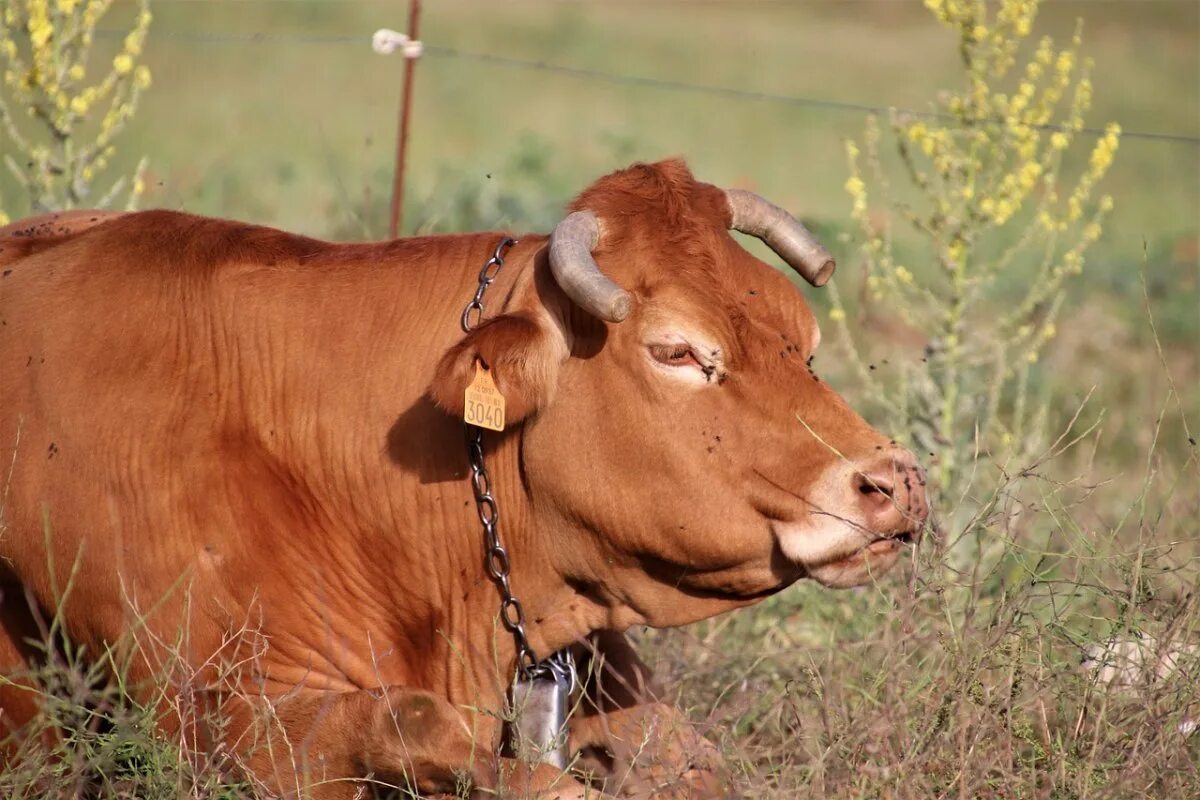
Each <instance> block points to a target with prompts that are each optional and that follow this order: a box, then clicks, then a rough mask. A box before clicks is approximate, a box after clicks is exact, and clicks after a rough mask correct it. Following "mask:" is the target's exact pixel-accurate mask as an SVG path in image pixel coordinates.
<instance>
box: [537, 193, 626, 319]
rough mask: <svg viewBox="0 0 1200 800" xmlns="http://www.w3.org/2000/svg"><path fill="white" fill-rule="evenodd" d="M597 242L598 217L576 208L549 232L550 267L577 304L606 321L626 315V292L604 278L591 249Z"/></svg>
mask: <svg viewBox="0 0 1200 800" xmlns="http://www.w3.org/2000/svg"><path fill="white" fill-rule="evenodd" d="M599 241H600V220H598V219H596V215H595V214H593V213H592V212H591V211H575V212H573V213H571V214H568V215H567V218H566V219H564V220H563V221H562V222H560V223H558V225H556V226H555V227H554V233H552V234H550V270H551V272H553V273H554V279H555V280H556V281H558V285H559V286H561V287H562V290H563V291H564V292H566V293H567V297H570V298H571V299H572V300H574V301H575V303H576V305H578V306H579V307H580V308H582V309H583V310H584V311H586V312H588V313H589V314H591V315H592V316H594V317H598V318H599V319H602V320H605V321H606V322H620V321H621V320H623V319H625V317H627V316H629V307H630V304H631V301H630V299H629V292H627V291H625V290H624V289H622V288H621V287H620V286H617V285H616V284H615V283H613V282H612V281H610V280H609V279H608V278H606V277H604V273H602V272H601V271H600V267H599V266H597V265H596V260H595V259H594V258H592V250H594V249H595V247H596V243H597V242H599Z"/></svg>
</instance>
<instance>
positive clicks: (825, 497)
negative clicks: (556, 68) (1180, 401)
mask: <svg viewBox="0 0 1200 800" xmlns="http://www.w3.org/2000/svg"><path fill="white" fill-rule="evenodd" d="M572 212H573V213H571V214H570V215H569V216H568V217H567V218H566V219H565V220H564V221H563V222H562V223H561V224H560V225H559V226H558V227H557V228H556V230H555V232H554V234H553V236H551V238H550V240H549V243H548V246H547V247H546V248H544V250H543V252H542V253H541V255H540V256H539V258H538V260H537V261H536V262H535V275H536V279H535V280H534V281H532V282H531V283H530V286H529V289H528V291H527V295H528V296H527V297H525V298H524V299H523V300H521V301H520V302H519V303H518V310H516V311H513V312H511V313H508V314H505V315H503V316H500V317H498V318H496V319H494V320H492V321H490V322H488V323H487V324H485V325H483V326H481V327H479V328H477V329H476V330H475V331H474V332H472V333H471V334H470V335H469V336H467V337H466V339H465V340H464V341H463V342H462V343H461V344H459V345H458V346H457V347H455V348H454V349H452V350H451V352H449V353H448V354H447V355H446V356H445V357H444V358H443V359H442V362H441V364H440V366H439V372H438V377H437V379H436V381H435V384H434V387H433V394H434V396H435V398H436V399H437V400H438V401H439V403H441V404H442V405H443V406H444V407H446V408H448V409H450V410H455V411H461V408H462V405H461V404H462V400H461V398H462V391H463V387H464V386H465V385H466V384H467V382H468V381H469V378H470V375H471V371H472V365H473V362H474V360H475V359H476V358H477V357H481V358H483V359H484V360H485V361H486V362H488V363H489V364H491V365H492V367H493V369H494V372H495V375H496V379H497V383H498V384H499V387H500V389H501V391H502V392H503V393H504V394H505V395H506V397H507V398H508V400H509V411H510V415H509V416H510V421H515V420H517V419H521V418H524V423H523V424H522V425H521V426H520V430H519V432H517V433H516V435H519V436H520V437H522V439H521V447H520V458H521V465H520V467H521V470H522V479H523V486H524V487H525V489H526V491H527V492H528V495H529V497H530V498H531V502H532V503H533V507H534V508H533V513H534V514H535V516H536V518H537V519H539V520H540V522H541V524H542V525H543V526H544V527H546V528H548V529H552V530H554V531H555V548H556V551H557V552H556V553H555V554H554V556H553V557H554V558H555V559H556V561H557V563H558V566H559V568H560V569H561V571H562V573H563V575H564V576H566V577H567V578H568V579H571V580H574V581H577V582H578V583H579V584H581V585H583V586H586V587H589V588H590V590H592V591H594V592H596V593H599V594H603V595H605V596H606V598H607V599H608V600H609V601H610V602H612V601H618V602H619V603H620V604H621V605H623V606H624V607H625V608H628V609H631V610H632V611H633V612H634V614H633V617H634V618H636V619H637V621H644V622H648V623H650V624H656V625H663V624H675V623H681V622H686V621H690V620H692V619H696V618H699V617H702V616H706V615H708V614H711V613H713V612H714V611H717V610H720V609H722V608H724V607H729V606H731V605H739V604H744V603H746V602H751V601H752V600H754V599H755V598H758V597H761V596H763V595H765V594H767V593H770V592H772V591H775V590H777V589H779V588H781V587H783V586H786V585H788V584H789V583H791V582H792V581H794V580H796V579H797V578H799V577H804V576H808V577H812V578H814V579H816V580H817V581H819V582H821V583H822V584H825V585H827V586H834V587H846V586H854V585H858V584H862V583H864V582H866V581H869V580H871V578H872V577H873V576H878V575H880V574H881V573H883V572H884V571H886V570H887V569H888V568H890V567H891V566H892V565H893V564H895V562H896V561H897V559H898V557H899V553H900V551H901V550H902V549H903V545H904V543H905V542H908V541H910V540H912V539H913V538H915V537H916V535H917V534H918V532H919V531H920V529H921V527H922V525H923V523H924V521H925V517H926V515H927V512H928V509H927V505H926V499H925V491H924V488H923V486H924V482H925V479H924V475H923V473H922V472H921V470H920V469H919V468H918V466H917V464H916V461H915V459H914V458H913V456H912V454H911V453H909V452H908V451H907V450H904V449H902V448H901V447H898V446H897V445H896V443H895V442H893V441H891V440H890V439H889V438H888V437H887V436H886V435H884V434H881V433H879V432H878V431H876V430H875V429H873V428H872V427H871V426H870V425H868V424H867V423H866V422H865V421H864V420H863V419H862V418H861V417H859V416H858V415H857V414H856V413H855V412H854V411H853V410H851V409H850V408H849V406H847V405H846V403H845V402H844V401H843V400H842V398H841V397H839V396H838V395H837V394H836V393H835V392H834V391H833V390H832V389H831V388H829V386H828V385H826V384H825V383H824V382H823V381H821V380H820V379H819V378H818V377H817V375H816V374H815V373H814V372H813V371H812V370H811V369H810V368H809V363H810V358H811V356H812V355H813V352H814V351H815V350H816V348H817V345H818V343H819V340H820V330H819V328H818V326H817V322H816V319H815V318H814V316H813V313H812V311H811V310H810V309H809V307H808V305H807V304H806V303H805V301H804V298H803V297H802V295H801V293H800V292H799V291H797V290H796V288H795V287H794V286H793V285H792V283H791V282H790V281H789V280H788V279H787V278H786V277H785V276H784V275H782V274H781V273H779V272H777V271H776V270H774V269H773V268H771V267H770V266H768V265H767V264H765V263H763V262H762V261H760V260H758V259H757V258H755V257H754V256H753V255H751V254H750V253H749V252H747V251H746V250H744V249H743V248H742V247H741V245H739V244H738V242H737V241H736V240H735V239H734V238H733V237H732V236H731V235H730V233H729V231H730V230H731V229H736V230H741V231H743V232H746V233H751V234H754V235H756V236H758V237H759V238H761V239H763V241H765V242H766V243H767V244H768V245H770V246H771V247H772V248H773V249H774V250H775V251H776V252H777V253H778V254H779V255H780V256H781V257H783V258H784V259H785V260H786V261H788V262H789V263H790V264H791V265H792V266H793V267H795V268H796V269H797V270H798V271H799V272H800V273H801V274H802V275H804V277H805V278H807V279H808V280H809V281H810V282H811V283H813V284H814V285H820V284H822V283H824V282H825V281H826V280H828V278H829V275H830V273H832V271H833V261H832V259H831V258H830V256H829V253H828V252H827V251H826V250H825V249H824V248H823V247H821V245H820V244H818V243H817V242H816V241H815V240H814V239H813V237H812V236H811V234H809V233H808V231H807V230H805V229H804V228H803V227H802V226H801V225H800V224H799V223H798V222H796V221H795V220H794V219H792V218H791V217H790V216H788V215H787V214H786V213H785V212H783V211H782V210H780V209H778V208H776V207H775V206H772V205H770V204H769V203H767V202H766V201H764V200H762V199H761V198H759V197H757V196H756V195H752V194H750V193H747V192H736V191H731V192H726V191H723V190H721V189H719V188H717V187H714V186H711V185H708V184H704V183H699V182H697V181H696V180H695V179H694V178H693V177H692V175H691V173H690V172H689V171H688V169H687V167H686V166H685V165H684V164H683V163H682V162H679V161H667V162H662V163H658V164H653V165H645V164H639V165H635V166H633V167H631V168H629V169H626V170H623V171H620V172H617V173H614V174H612V175H609V176H607V177H605V178H602V179H601V180H599V181H597V182H596V183H595V184H594V185H593V186H591V187H590V188H589V189H587V190H586V191H585V192H584V193H583V194H582V195H580V196H579V197H578V198H577V199H576V200H575V202H574V203H573V204H572Z"/></svg>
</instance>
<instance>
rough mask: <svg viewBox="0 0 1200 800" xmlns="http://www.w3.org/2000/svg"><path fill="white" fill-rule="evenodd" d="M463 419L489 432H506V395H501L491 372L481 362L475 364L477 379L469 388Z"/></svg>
mask: <svg viewBox="0 0 1200 800" xmlns="http://www.w3.org/2000/svg"><path fill="white" fill-rule="evenodd" d="M463 419H464V420H465V421H466V422H467V423H468V424H470V425H478V426H479V427H480V428H487V429H488V430H489V431H502V430H504V395H502V394H500V390H499V389H497V388H496V382H495V381H494V380H492V373H491V371H490V370H489V369H487V368H486V367H485V366H483V362H481V361H476V362H475V377H474V378H472V379H471V385H470V386H468V387H467V392H466V401H465V402H464V404H463Z"/></svg>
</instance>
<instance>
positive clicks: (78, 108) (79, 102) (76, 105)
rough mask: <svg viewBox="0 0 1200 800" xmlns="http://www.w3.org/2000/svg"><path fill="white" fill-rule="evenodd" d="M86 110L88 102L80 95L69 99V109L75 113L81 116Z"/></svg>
mask: <svg viewBox="0 0 1200 800" xmlns="http://www.w3.org/2000/svg"><path fill="white" fill-rule="evenodd" d="M87 110H88V102H87V100H86V99H84V97H83V96H82V95H79V96H77V97H75V98H74V99H72V100H71V111H73V112H75V114H76V115H78V116H80V117H82V116H83V115H84V114H86V113H87Z"/></svg>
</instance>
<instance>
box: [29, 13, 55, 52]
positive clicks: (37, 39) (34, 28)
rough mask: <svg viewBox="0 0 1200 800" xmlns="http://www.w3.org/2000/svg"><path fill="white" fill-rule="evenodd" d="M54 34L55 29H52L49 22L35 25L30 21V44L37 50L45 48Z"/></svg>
mask: <svg viewBox="0 0 1200 800" xmlns="http://www.w3.org/2000/svg"><path fill="white" fill-rule="evenodd" d="M53 33H54V28H53V27H51V25H50V23H49V22H45V21H43V22H39V23H34V21H33V20H30V21H29V42H30V43H31V44H32V45H33V46H34V48H35V49H41V48H42V47H44V46H45V44H46V42H48V41H50V36H51V34H53Z"/></svg>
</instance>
